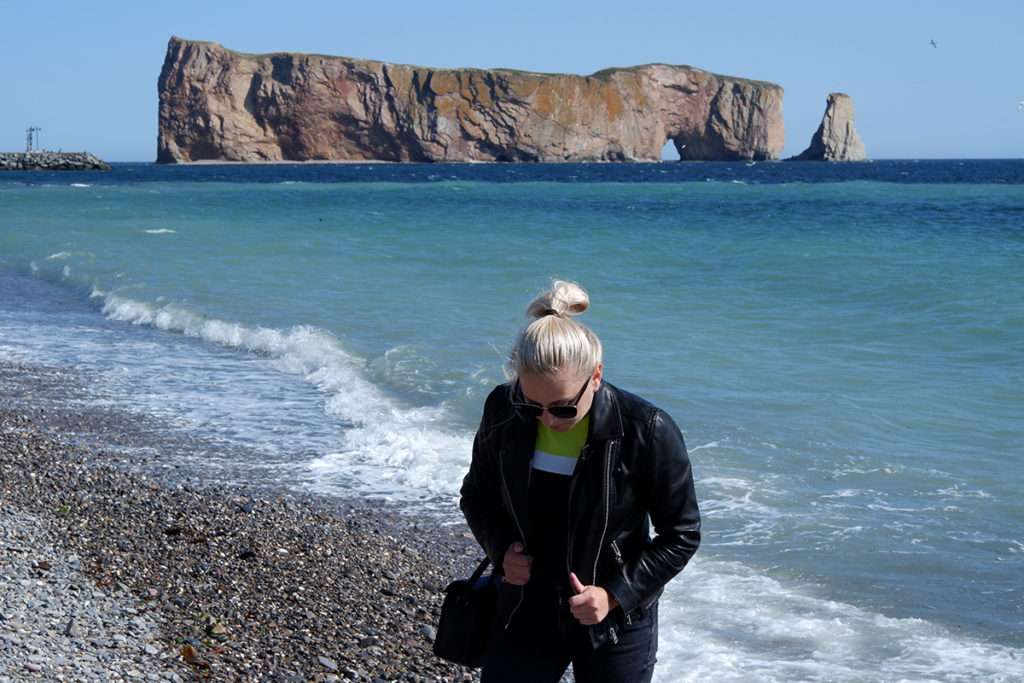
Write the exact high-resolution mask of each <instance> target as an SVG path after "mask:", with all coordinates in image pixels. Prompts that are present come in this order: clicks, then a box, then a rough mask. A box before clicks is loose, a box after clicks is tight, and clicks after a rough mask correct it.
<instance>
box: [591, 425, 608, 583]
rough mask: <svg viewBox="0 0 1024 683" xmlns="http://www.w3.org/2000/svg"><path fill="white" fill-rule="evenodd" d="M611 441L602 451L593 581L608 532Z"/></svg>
mask: <svg viewBox="0 0 1024 683" xmlns="http://www.w3.org/2000/svg"><path fill="white" fill-rule="evenodd" d="M611 456H612V442H611V441H609V442H608V445H607V447H606V448H605V451H604V524H603V525H602V527H601V538H600V539H598V541H597V552H596V553H594V573H593V574H591V576H592V577H593V581H595V582H596V581H597V565H598V561H599V560H600V559H601V548H603V547H604V537H605V536H606V535H607V534H608V521H609V518H610V516H611V507H612V457H611Z"/></svg>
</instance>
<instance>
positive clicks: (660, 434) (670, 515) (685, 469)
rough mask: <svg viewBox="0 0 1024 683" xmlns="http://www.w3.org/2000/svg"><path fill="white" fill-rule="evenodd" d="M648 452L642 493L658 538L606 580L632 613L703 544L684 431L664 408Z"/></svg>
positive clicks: (651, 431)
mask: <svg viewBox="0 0 1024 683" xmlns="http://www.w3.org/2000/svg"><path fill="white" fill-rule="evenodd" d="M647 443H648V444H649V448H648V449H647V453H646V454H645V457H644V468H643V481H644V482H645V486H644V489H645V491H644V492H643V496H642V499H643V498H646V503H647V508H648V514H649V515H650V519H651V524H652V525H653V527H654V534H655V535H654V538H652V539H651V540H650V541H649V542H647V543H645V544H643V545H641V546H640V548H639V550H638V551H637V552H635V553H631V554H628V555H627V556H625V557H623V567H622V571H621V572H620V573H617V574H616V575H614V576H613V577H612V578H611V579H610V580H609V581H607V582H605V584H604V587H605V588H606V589H607V590H608V591H609V592H610V593H611V594H612V595H614V596H615V598H616V599H617V600H618V601H619V604H620V605H621V606H622V609H623V611H624V612H625V613H626V614H629V613H630V612H632V611H633V610H634V609H636V608H637V607H638V606H640V605H643V604H646V603H647V602H648V601H649V600H651V599H652V598H653V597H655V596H656V595H658V594H659V593H660V592H661V590H662V589H663V588H664V586H665V584H667V583H668V582H669V580H671V579H672V577H674V576H675V575H676V574H678V573H679V572H680V571H682V569H683V567H685V566H686V564H687V563H688V562H689V561H690V558H691V557H693V554H694V553H695V552H696V551H697V546H698V545H700V510H699V508H698V506H697V496H696V493H695V491H694V486H693V473H692V471H691V469H690V458H689V456H688V455H687V453H686V445H685V443H684V442H683V435H682V433H681V432H680V431H679V427H677V426H676V424H675V422H674V421H673V420H672V418H671V417H669V416H668V415H667V414H665V413H664V412H662V411H658V412H657V414H656V415H655V416H654V419H652V421H651V426H650V429H649V433H648V438H647Z"/></svg>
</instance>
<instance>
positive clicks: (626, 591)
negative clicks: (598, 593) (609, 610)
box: [601, 576, 640, 614]
mask: <svg viewBox="0 0 1024 683" xmlns="http://www.w3.org/2000/svg"><path fill="white" fill-rule="evenodd" d="M601 587H602V588H604V589H605V590H606V591H608V593H610V594H611V595H612V596H613V597H614V598H615V599H616V600H617V601H618V602H619V607H621V608H622V611H623V613H625V614H629V613H630V612H632V611H633V610H635V609H636V608H637V607H639V606H640V596H639V595H637V594H636V591H634V590H633V589H632V588H631V587H630V585H629V584H628V583H627V582H626V581H625V580H624V579H622V578H620V577H617V576H616V577H614V578H613V579H611V580H610V581H608V582H606V583H605V584H604V585H602V586H601Z"/></svg>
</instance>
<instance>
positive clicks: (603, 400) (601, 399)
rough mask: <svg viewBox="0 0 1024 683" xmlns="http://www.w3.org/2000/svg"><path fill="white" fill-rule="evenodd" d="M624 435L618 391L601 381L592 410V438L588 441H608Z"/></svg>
mask: <svg viewBox="0 0 1024 683" xmlns="http://www.w3.org/2000/svg"><path fill="white" fill-rule="evenodd" d="M622 434H623V429H622V412H621V411H620V410H619V398H618V389H616V388H615V387H614V386H613V385H612V384H609V383H608V382H605V381H604V380H601V386H600V387H598V389H597V392H596V393H595V394H594V403H593V405H592V406H591V408H590V436H589V437H588V438H587V441H607V440H609V439H616V438H619V437H621V436H622Z"/></svg>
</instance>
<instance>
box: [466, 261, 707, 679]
mask: <svg viewBox="0 0 1024 683" xmlns="http://www.w3.org/2000/svg"><path fill="white" fill-rule="evenodd" d="M589 305H590V302H589V298H588V296H587V293H586V292H585V291H583V289H582V288H581V287H579V286H578V285H576V284H573V283H568V282H562V281H558V280H556V281H555V282H554V283H552V288H551V291H549V292H547V293H545V294H543V295H541V296H540V297H538V298H537V299H536V300H534V301H533V303H531V304H530V306H529V307H528V308H527V316H528V317H532V318H535V320H534V321H533V322H532V323H530V324H529V325H527V326H526V327H525V328H523V329H522V330H521V331H520V333H519V335H518V336H517V337H516V340H515V342H514V344H513V347H512V351H511V353H510V355H509V369H508V372H509V375H510V376H511V378H512V381H511V382H509V383H508V384H503V385H501V386H499V387H497V388H495V389H494V390H493V391H492V392H491V394H490V396H488V398H487V401H486V403H485V405H484V414H483V419H482V421H481V423H480V429H479V430H478V431H477V434H476V439H475V440H474V443H473V461H472V464H471V465H470V468H469V473H468V474H467V475H466V477H465V479H464V481H463V484H462V500H461V506H462V511H463V512H464V513H465V515H466V520H467V521H468V522H469V526H470V528H471V529H472V530H473V534H474V535H475V536H476V539H477V541H478V542H479V543H480V545H481V547H483V549H484V551H485V552H486V553H487V555H488V556H489V557H490V558H491V560H492V561H493V563H494V566H495V568H496V570H495V573H496V574H499V575H501V576H502V583H501V590H500V597H499V601H498V610H497V617H496V619H495V624H494V628H493V630H492V633H491V638H490V640H489V643H488V650H487V656H486V660H485V663H484V668H483V681H484V682H485V683H497V682H499V681H515V682H517V683H518V682H524V681H552V682H557V681H558V680H559V679H560V678H561V676H562V674H563V673H564V672H565V671H566V669H567V667H568V666H569V663H570V662H571V663H572V665H573V672H574V675H575V678H576V680H577V681H578V682H579V683H589V682H591V681H628V682H630V683H632V682H633V681H650V680H651V676H652V675H653V673H654V662H655V654H656V651H657V647H658V622H657V618H658V598H659V596H660V595H661V592H662V590H663V588H664V586H665V584H666V583H667V582H668V581H669V580H670V579H671V578H672V577H673V576H675V575H676V574H677V573H679V571H680V570H682V569H683V567H684V566H686V563H687V562H688V561H689V559H690V557H691V556H693V553H694V552H696V550H697V546H698V544H699V543H700V513H699V511H698V508H697V500H696V497H695V494H694V488H693V476H692V473H691V472H690V461H689V458H688V457H687V454H686V446H685V445H684V443H683V436H682V434H681V433H680V431H679V428H678V427H676V425H675V423H674V422H673V421H672V419H671V418H670V417H669V416H668V415H666V414H665V413H664V412H662V411H661V410H659V409H658V408H655V407H654V406H652V405H651V404H650V403H648V402H646V401H644V400H643V399H641V398H639V397H637V396H634V395H632V394H629V393H627V392H625V391H622V390H621V389H618V388H616V387H614V386H612V385H611V384H609V383H608V382H604V381H602V375H601V373H602V365H601V342H600V341H598V339H597V337H596V336H595V335H594V333H593V332H591V331H590V330H589V329H588V328H587V327H585V326H584V325H581V324H580V323H578V322H576V321H574V320H572V319H571V318H572V316H575V315H578V314H580V313H583V312H584V311H586V310H587V308H588V307H589ZM650 525H653V528H654V534H655V535H654V537H653V538H652V537H651V534H650Z"/></svg>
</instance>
